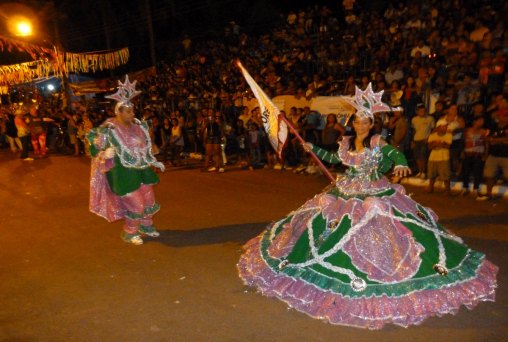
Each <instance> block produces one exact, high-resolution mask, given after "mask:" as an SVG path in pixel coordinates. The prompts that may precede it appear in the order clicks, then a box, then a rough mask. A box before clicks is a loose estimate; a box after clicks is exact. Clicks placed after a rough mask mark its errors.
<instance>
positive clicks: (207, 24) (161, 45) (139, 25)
mask: <svg viewBox="0 0 508 342" xmlns="http://www.w3.org/2000/svg"><path fill="white" fill-rule="evenodd" d="M379 2H380V1H367V0H365V1H357V4H359V5H360V4H362V3H364V4H365V5H366V4H369V6H371V4H372V3H379ZM323 4H326V5H327V6H328V7H329V8H330V9H332V10H333V11H340V10H342V1H338V0H337V1H326V0H276V1H274V0H123V1H122V0H21V1H16V2H5V1H1V2H0V16H1V17H3V18H5V15H6V13H3V12H6V11H10V12H12V8H13V6H14V7H15V6H25V7H26V8H29V9H30V10H31V11H32V12H33V14H34V17H36V18H37V19H38V25H37V27H36V28H35V30H36V31H37V36H36V37H33V38H32V39H33V40H34V41H36V42H38V43H41V44H47V42H48V41H49V42H52V43H54V44H57V45H58V44H60V45H61V46H62V47H63V50H64V51H67V52H93V51H103V50H110V49H118V48H122V47H126V46H127V47H129V50H130V61H129V64H128V65H127V66H126V67H127V68H129V69H132V70H135V69H141V68H144V67H148V66H150V65H151V64H152V63H151V59H150V39H149V37H150V25H149V22H151V23H152V32H153V38H154V43H155V44H154V45H155V50H156V59H157V60H162V59H168V58H171V57H172V56H174V53H175V51H176V50H177V48H179V44H180V42H181V40H182V38H183V35H184V34H187V35H189V36H190V37H191V39H193V40H200V39H217V38H220V37H221V36H223V34H224V28H225V26H227V25H228V23H229V22H230V21H235V22H236V23H237V24H239V25H240V27H241V30H242V31H243V32H246V33H248V34H258V33H262V32H264V31H267V30H269V28H270V27H271V26H273V23H274V21H275V20H277V19H278V18H279V17H280V14H281V13H288V11H289V10H290V9H294V10H298V9H300V8H303V9H306V8H307V7H309V6H314V5H323ZM18 8H19V7H18ZM148 13H149V14H148ZM0 31H3V32H5V28H4V27H3V23H2V22H0ZM44 41H46V42H44ZM23 59H25V60H23ZM26 59H27V56H22V57H21V58H19V56H18V55H16V54H14V55H13V54H6V53H5V52H4V53H1V52H0V64H13V63H16V62H21V61H26Z"/></svg>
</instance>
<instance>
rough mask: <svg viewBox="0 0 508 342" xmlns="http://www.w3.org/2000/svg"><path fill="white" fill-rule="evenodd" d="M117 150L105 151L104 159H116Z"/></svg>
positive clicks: (111, 148)
mask: <svg viewBox="0 0 508 342" xmlns="http://www.w3.org/2000/svg"><path fill="white" fill-rule="evenodd" d="M115 154H116V152H115V148H114V147H108V148H107V149H106V150H105V151H104V158H106V159H111V158H114V157H115Z"/></svg>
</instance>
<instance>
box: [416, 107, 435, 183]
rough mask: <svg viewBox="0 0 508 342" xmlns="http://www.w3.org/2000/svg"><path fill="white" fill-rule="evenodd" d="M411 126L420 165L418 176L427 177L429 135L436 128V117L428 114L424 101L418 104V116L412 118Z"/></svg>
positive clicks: (418, 164) (418, 165)
mask: <svg viewBox="0 0 508 342" xmlns="http://www.w3.org/2000/svg"><path fill="white" fill-rule="evenodd" d="M411 126H412V127H413V131H414V134H413V141H412V143H411V149H412V151H413V158H414V159H415V161H416V166H417V167H418V173H417V174H416V177H417V178H422V179H425V175H426V172H427V160H428V158H429V147H428V143H427V140H428V139H429V135H430V134H431V133H432V130H433V129H434V126H435V123H434V118H433V117H432V116H430V115H427V110H426V109H425V105H424V104H423V103H419V104H417V105H416V116H414V117H413V118H412V119H411Z"/></svg>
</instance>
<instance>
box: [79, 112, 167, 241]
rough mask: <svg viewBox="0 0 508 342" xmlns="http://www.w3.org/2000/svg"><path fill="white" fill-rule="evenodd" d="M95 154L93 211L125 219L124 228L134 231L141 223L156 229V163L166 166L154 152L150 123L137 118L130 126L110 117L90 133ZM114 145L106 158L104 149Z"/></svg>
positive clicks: (91, 182)
mask: <svg viewBox="0 0 508 342" xmlns="http://www.w3.org/2000/svg"><path fill="white" fill-rule="evenodd" d="M87 140H88V142H89V144H90V153H91V155H92V169H91V178H90V211H91V212H93V213H95V214H97V215H99V216H101V217H103V218H105V219H106V220H108V221H110V222H112V221H116V220H121V219H124V220H125V225H124V231H125V232H126V233H127V234H135V233H136V232H137V231H138V230H139V229H140V227H141V228H144V229H145V230H153V222H152V217H153V215H154V214H155V213H156V212H157V211H158V210H159V208H160V206H159V204H158V203H157V202H155V197H154V192H153V187H152V186H153V185H154V184H157V183H158V182H159V177H158V176H157V174H156V173H155V172H154V170H153V167H157V168H161V169H163V168H164V166H163V165H162V164H161V163H159V162H158V161H157V160H156V159H155V157H154V156H153V154H152V151H151V147H152V146H151V140H150V135H149V132H148V126H147V124H146V123H145V122H141V121H139V120H135V123H133V124H132V125H131V126H129V127H126V126H123V125H121V124H120V123H119V122H118V121H117V119H115V118H112V119H108V120H106V121H105V122H104V124H102V125H101V126H100V127H97V128H94V129H92V130H90V131H89V133H88V134H87ZM109 147H113V148H114V149H115V156H114V158H111V159H106V158H105V156H104V151H105V150H106V149H108V148H109Z"/></svg>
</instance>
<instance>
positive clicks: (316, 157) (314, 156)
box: [280, 115, 335, 183]
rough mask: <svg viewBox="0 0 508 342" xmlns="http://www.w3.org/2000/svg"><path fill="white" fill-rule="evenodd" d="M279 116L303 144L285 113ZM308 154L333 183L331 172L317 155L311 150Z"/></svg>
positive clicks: (303, 141) (333, 178)
mask: <svg viewBox="0 0 508 342" xmlns="http://www.w3.org/2000/svg"><path fill="white" fill-rule="evenodd" d="M280 118H281V120H282V121H284V122H285V123H286V125H287V126H288V128H289V130H290V131H291V132H292V133H293V134H294V135H295V137H296V139H298V141H299V142H300V143H301V144H302V146H303V144H305V142H306V141H305V140H303V138H302V137H301V136H300V134H298V131H297V130H296V129H295V128H294V127H293V125H292V124H291V122H289V120H288V119H287V118H286V116H285V115H280ZM308 152H309V154H310V156H311V157H312V159H314V161H315V162H316V163H317V164H318V166H319V167H320V168H321V170H322V171H323V173H324V174H325V176H326V177H328V179H329V180H330V181H331V182H332V183H333V182H335V177H333V176H332V174H331V173H330V171H329V170H328V169H327V168H326V166H325V165H324V164H323V162H322V161H321V160H320V159H319V157H318V156H316V154H315V153H314V152H312V151H308Z"/></svg>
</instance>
